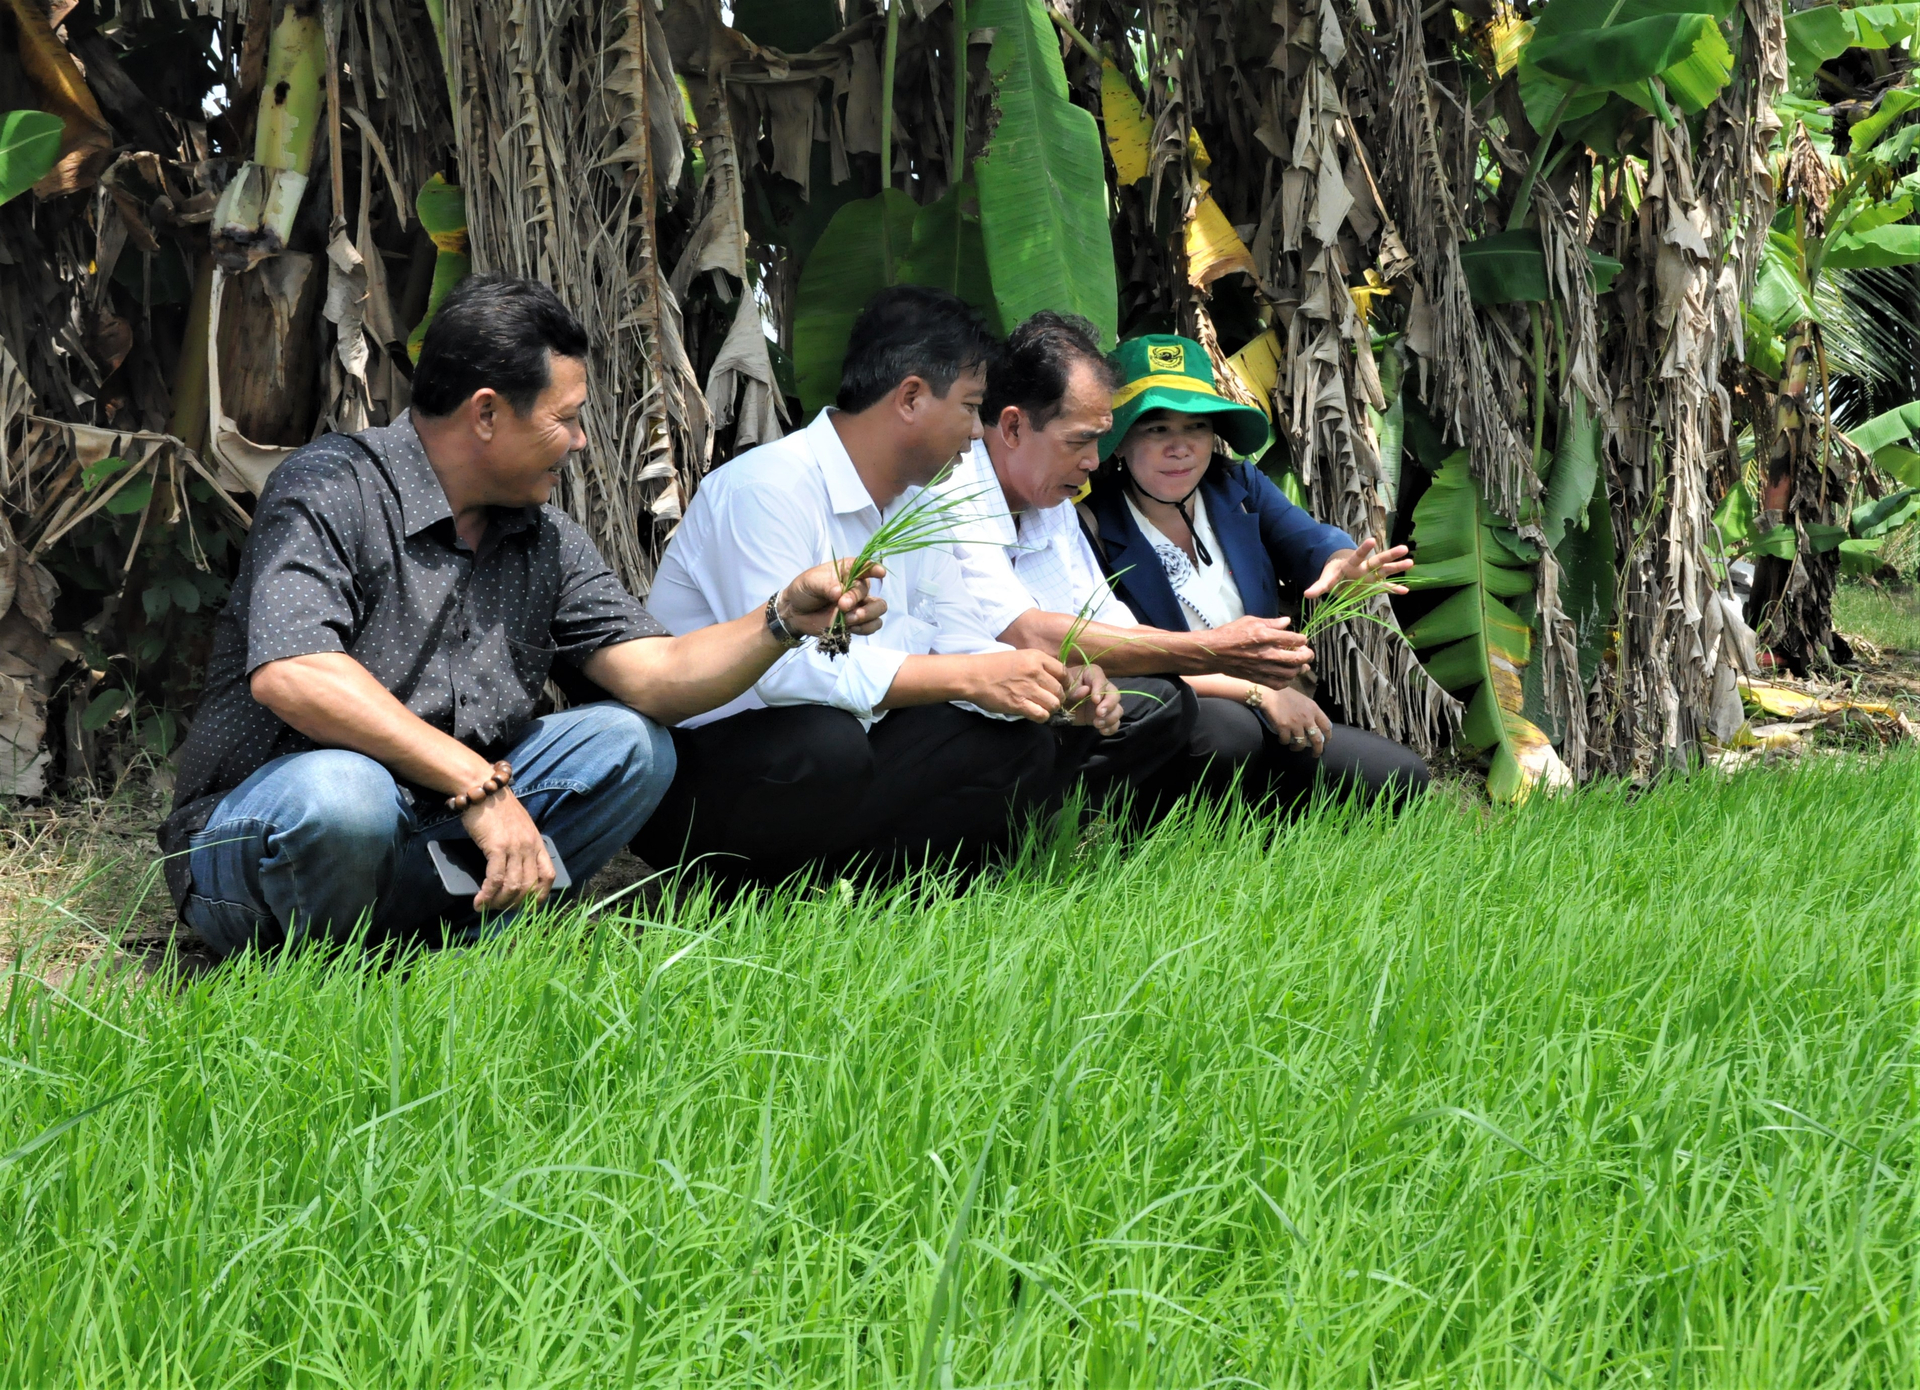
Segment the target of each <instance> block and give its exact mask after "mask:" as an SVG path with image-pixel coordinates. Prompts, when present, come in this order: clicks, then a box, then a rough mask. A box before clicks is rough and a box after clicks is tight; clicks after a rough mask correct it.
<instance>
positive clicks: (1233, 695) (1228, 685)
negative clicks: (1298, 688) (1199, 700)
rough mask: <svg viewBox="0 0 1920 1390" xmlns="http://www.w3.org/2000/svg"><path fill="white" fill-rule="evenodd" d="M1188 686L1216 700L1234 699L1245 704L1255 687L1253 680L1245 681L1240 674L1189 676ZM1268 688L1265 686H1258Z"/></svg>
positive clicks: (1187, 678) (1196, 692) (1197, 693)
mask: <svg viewBox="0 0 1920 1390" xmlns="http://www.w3.org/2000/svg"><path fill="white" fill-rule="evenodd" d="M1185 680H1186V683H1187V685H1188V687H1189V688H1190V689H1191V690H1192V691H1193V693H1194V694H1196V695H1207V696H1211V697H1213V698H1214V699H1216V700H1233V701H1235V702H1236V703H1241V704H1244V703H1245V702H1246V698H1247V691H1248V690H1250V689H1253V688H1255V687H1254V685H1253V682H1251V681H1243V680H1241V679H1240V678H1239V677H1238V676H1187V677H1185ZM1258 688H1259V689H1262V690H1264V689H1266V687H1265V686H1261V687H1258Z"/></svg>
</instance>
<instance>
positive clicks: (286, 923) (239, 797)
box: [160, 278, 885, 954]
mask: <svg viewBox="0 0 1920 1390" xmlns="http://www.w3.org/2000/svg"><path fill="white" fill-rule="evenodd" d="M587 347H588V340H587V335H586V331H585V330H584V329H583V328H582V327H581V326H580V324H579V322H578V321H577V320H576V319H575V318H574V317H573V316H572V315H571V314H570V313H568V312H567V310H566V309H565V307H564V306H563V305H562V304H561V303H560V301H559V299H558V298H557V297H556V296H555V295H554V293H553V291H552V290H550V289H548V288H547V287H546V286H544V285H540V284H535V283H533V282H531V281H523V280H503V279H489V278H476V279H472V280H469V281H467V282H466V283H465V284H463V285H462V286H461V287H459V288H458V289H456V290H455V291H454V292H453V293H452V294H451V295H449V296H448V297H447V300H446V302H445V303H444V304H443V305H442V306H441V308H440V311H439V313H438V314H437V316H436V317H435V319H434V322H433V326H432V327H431V329H429V331H428V333H427V337H426V342H425V343H424V344H423V346H422V348H421V353H420V363H419V366H418V367H417V368H416V369H415V373H414V379H413V407H412V410H411V411H410V412H409V413H408V414H406V415H403V416H402V417H401V418H400V419H399V420H397V421H395V422H394V423H393V424H392V425H391V426H388V427H386V428H384V429H373V430H368V431H366V432H365V433H364V434H360V435H356V436H351V437H349V436H345V435H327V436H325V437H324V438H322V439H319V440H316V441H314V443H312V444H310V445H308V446H306V447H305V448H303V449H301V450H299V451H298V452H296V453H295V454H293V455H292V456H291V457H290V458H288V459H287V461H286V462H285V463H283V464H281V465H280V467H279V468H278V469H277V470H275V472H274V474H273V476H272V478H271V479H270V480H269V481H268V483H267V487H266V490H265V492H264V493H263V494H262V495H261V498H260V504H259V507H258V509H257V511H256V514H255V517H254V524H253V529H252V532H251V534H249V536H248V537H247V544H246V549H245V550H244V552H243V553H242V556H241V562H240V572H239V575H238V577H237V579H236V580H235V583H234V589H233V597H232V599H231V601H230V602H229V603H228V605H227V608H226V610H225V611H224V612H223V613H222V614H221V616H220V621H219V625H218V629H217V632H216V636H215V643H214V651H213V655H212V659H211V662H210V665H209V671H208V683H207V695H206V698H205V700H204V701H203V702H202V704H201V707H200V710H199V711H198V713H197V715H196V717H195V719H194V722H193V727H192V730H191V732H190V733H189V734H188V737H187V741H186V745H185V747H184V748H183V749H182V750H181V758H180V778H179V783H178V790H177V795H176V800H175V805H174V812H173V814H172V815H171V816H170V817H169V818H168V819H167V821H166V823H165V824H164V825H163V826H162V827H161V830H160V842H161V846H162V848H163V849H164V850H165V851H166V852H167V854H168V859H167V863H166V868H167V878H168V885H169V887H170V888H171V889H172V891H173V894H174V900H175V902H176V904H177V905H178V906H179V908H180V912H181V915H182V917H183V918H184V919H185V920H186V922H187V924H188V925H189V926H191V927H192V928H193V929H194V931H195V932H197V933H198V934H199V935H200V936H201V937H202V938H203V939H204V940H205V941H206V942H207V943H208V944H209V945H210V946H212V947H213V949H214V950H216V951H218V952H220V953H221V954H226V953H228V952H231V951H234V950H238V949H240V948H242V947H245V946H249V945H257V946H262V947H265V946H275V945H279V944H282V943H286V942H291V941H294V940H296V939H300V938H303V937H310V936H314V935H321V936H327V937H331V938H335V939H346V938H349V937H351V936H353V935H354V934H355V933H356V932H364V933H365V935H366V936H367V937H368V938H369V939H374V940H429V941H433V940H443V939H449V937H450V936H451V938H453V939H458V938H460V937H464V936H470V935H471V934H472V933H473V932H474V931H475V930H476V929H477V928H478V926H479V924H480V922H481V919H482V914H493V915H492V917H491V920H492V921H494V922H505V921H507V920H510V918H511V916H512V914H513V913H514V912H516V911H517V910H518V908H519V907H520V906H521V905H522V904H524V903H527V902H537V901H539V900H541V899H543V898H546V897H547V896H548V894H549V891H550V890H551V889H552V888H553V886H554V882H555V872H554V865H553V863H552V860H551V857H550V856H549V855H548V853H547V850H546V847H545V844H544V843H543V840H542V835H543V834H544V835H545V836H546V837H548V838H550V839H551V840H552V841H553V844H554V847H555V849H556V850H558V852H559V856H560V859H561V862H562V863H563V864H564V866H565V868H566V870H567V873H568V875H569V876H570V878H571V880H572V882H573V883H574V884H575V885H579V886H584V885H585V883H586V882H587V880H588V879H590V878H591V877H592V876H593V874H594V872H595V871H596V870H598V869H599V867H600V866H601V865H602V864H603V863H605V862H606V860H607V859H608V858H609V857H611V855H612V854H613V853H614V852H615V851H616V850H617V849H619V848H620V847H621V846H622V845H624V844H625V843H626V842H627V841H628V840H630V839H632V838H633V836H634V835H635V833H636V832H637V831H638V830H639V829H640V828H641V826H642V825H643V824H644V823H645V822H646V820H647V818H648V816H649V815H651V814H652V811H653V809H654V807H655V806H656V805H658V804H659V801H660V798H661V796H662V795H663V794H664V793H665V791H666V788H667V784H668V783H669V782H670V781H671V780H672V778H673V772H674V754H673V743H672V741H671V740H670V739H669V738H668V737H667V735H666V732H665V729H664V727H663V726H665V725H671V724H674V723H677V722H678V721H680V720H682V719H685V718H688V717H690V716H692V715H696V714H699V713H702V712H704V711H706V710H709V709H713V708H715V707H717V706H719V705H723V704H726V703H727V702H728V701H729V700H732V699H734V698H735V697H736V696H738V695H740V694H741V693H742V692H743V691H745V690H747V689H748V688H749V687H750V686H752V684H753V683H754V681H755V680H757V679H758V678H759V677H760V676H761V675H762V674H763V673H764V672H765V671H766V670H767V668H768V667H769V666H771V665H772V664H773V662H774V661H776V660H777V659H778V658H779V657H781V656H782V655H784V654H785V653H786V652H788V651H790V650H792V649H793V648H794V647H795V646H796V645H798V643H799V641H800V640H801V638H802V636H804V635H816V636H817V635H818V634H819V633H821V632H823V631H825V629H826V627H827V624H828V623H829V622H830V621H831V620H832V617H833V615H834V613H835V612H836V611H843V612H845V613H847V614H848V621H849V622H850V623H851V624H852V625H853V627H854V630H855V631H859V632H872V631H874V630H877V629H878V627H879V625H880V618H881V614H882V613H883V612H884V610H885V604H884V603H882V602H881V601H880V600H879V599H877V598H874V597H872V596H871V595H869V593H868V592H867V586H866V584H865V583H864V582H861V583H858V584H855V585H852V586H851V587H849V588H845V589H843V588H842V586H841V584H840V583H839V580H838V572H837V571H836V569H835V567H834V566H833V565H831V564H821V565H818V566H815V567H814V568H812V569H809V570H807V571H806V572H805V573H803V574H801V575H800V576H799V577H798V578H796V579H794V580H793V581H792V582H790V583H788V584H787V585H786V586H785V587H784V588H782V589H781V590H780V591H779V592H778V593H777V594H772V595H769V598H768V603H767V606H766V608H765V609H764V610H763V611H757V612H755V613H752V614H750V615H748V616H746V617H743V618H741V619H739V620H738V621H736V622H730V623H725V624H720V625H717V626H715V627H710V628H706V629H704V630H702V631H700V632H696V633H689V634H687V635H686V636H683V637H669V636H667V635H665V630H664V629H663V628H661V626H660V625H659V624H658V623H656V622H654V621H653V619H652V618H651V617H649V616H648V615H647V612H646V610H645V609H644V608H642V607H641V606H640V604H639V602H638V601H637V600H636V599H634V598H633V597H632V596H631V595H630V594H628V593H627V592H626V591H625V590H624V589H623V588H622V587H621V586H620V584H619V582H618V581H617V580H616V579H615V578H614V576H613V574H612V573H611V572H610V571H609V570H608V569H607V566H606V563H605V562H604V561H603V560H602V559H601V557H600V555H599V553H598V552H597V551H596V550H595V549H594V547H593V544H592V542H591V541H589V540H588V539H587V537H586V534H585V533H584V532H583V531H582V530H581V529H580V527H579V526H578V525H577V524H576V523H574V522H573V521H572V520H571V519H570V518H569V517H568V516H567V515H566V514H565V513H563V512H561V511H559V510H558V509H557V508H553V507H549V506H546V505H545V503H546V500H547V497H548V495H549V494H550V493H551V492H552V490H553V485H554V482H555V481H556V477H557V474H556V470H557V469H558V468H559V467H560V465H561V464H562V463H563V462H564V461H565V459H566V457H567V455H568V453H569V452H571V451H572V450H575V449H579V448H581V447H583V446H584V445H585V443H586V439H585V436H584V435H583V434H582V432H581V429H580V410H581V408H582V406H583V405H584V404H585V403H586V399H587V386H586V362H585V357H586V353H587ZM550 675H551V676H552V677H553V678H554V679H555V680H556V681H558V682H560V683H561V684H562V685H563V687H565V688H568V689H569V692H570V693H573V691H575V690H578V691H580V692H581V693H582V694H583V695H585V696H586V698H588V699H589V700H593V701H597V702H594V703H585V704H580V705H576V706H575V707H573V708H570V709H568V710H566V711H564V712H562V713H559V714H549V715H547V716H545V717H543V718H535V717H534V716H535V712H536V710H537V708H538V706H539V704H540V700H541V695H542V691H543V690H544V689H545V686H546V682H547V679H548V677H549V676H550ZM609 696H611V697H612V698H611V699H608V698H607V697H609ZM502 762H504V763H506V764H508V765H509V766H510V774H507V773H503V772H502V770H501V768H500V767H499V764H500V763H502ZM503 781H505V782H507V783H508V785H504V786H503V785H501V784H502V782H503ZM434 841H448V842H460V843H461V844H464V842H468V841H470V842H471V846H472V847H474V848H476V849H477V852H478V855H479V856H482V857H484V860H485V869H484V877H483V878H482V874H480V873H476V874H475V875H474V877H475V878H477V879H482V881H481V882H480V883H479V887H478V892H476V893H472V894H471V895H470V896H459V897H456V896H454V895H452V894H451V893H449V891H448V890H447V889H446V888H445V887H444V886H443V884H442V881H441V877H440V874H439V872H438V871H437V870H436V867H435V865H434V862H433V856H432V853H431V851H430V848H429V846H430V845H431V844H432V842H434ZM458 847H459V845H456V846H455V848H458Z"/></svg>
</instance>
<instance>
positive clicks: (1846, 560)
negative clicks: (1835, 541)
mask: <svg viewBox="0 0 1920 1390" xmlns="http://www.w3.org/2000/svg"><path fill="white" fill-rule="evenodd" d="M1886 543H1887V538H1886V537H1885V536H1876V537H1874V538H1873V539H1872V540H1860V541H1841V542H1840V573H1842V574H1844V575H1846V576H1847V577H1848V578H1850V579H1871V578H1872V577H1873V575H1874V574H1875V573H1876V572H1877V571H1878V570H1879V568H1880V551H1881V549H1882V548H1883V547H1884V546H1885V545H1886Z"/></svg>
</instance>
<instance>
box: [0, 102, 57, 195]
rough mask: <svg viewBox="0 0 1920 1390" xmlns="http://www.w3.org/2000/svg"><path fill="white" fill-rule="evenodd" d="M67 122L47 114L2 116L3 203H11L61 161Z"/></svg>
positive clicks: (0, 185)
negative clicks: (62, 142)
mask: <svg viewBox="0 0 1920 1390" xmlns="http://www.w3.org/2000/svg"><path fill="white" fill-rule="evenodd" d="M65 129H66V123H65V122H64V121H62V120H61V119H60V118H59V117H58V116H54V115H50V114H49V113H47V112H45V111H8V112H6V113H5V114H4V115H0V203H7V202H11V201H12V200H13V199H15V198H18V197H19V196H20V195H21V194H22V193H25V192H26V191H27V190H28V189H29V188H32V187H33V186H34V185H35V184H36V183H38V182H40V180H41V179H44V178H45V177H46V176H47V172H48V171H49V170H50V169H52V168H53V166H54V163H55V161H57V160H58V159H59V158H60V136H61V133H62V132H63V131H64V130H65Z"/></svg>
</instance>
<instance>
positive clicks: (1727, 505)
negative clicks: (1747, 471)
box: [1713, 482, 1760, 548]
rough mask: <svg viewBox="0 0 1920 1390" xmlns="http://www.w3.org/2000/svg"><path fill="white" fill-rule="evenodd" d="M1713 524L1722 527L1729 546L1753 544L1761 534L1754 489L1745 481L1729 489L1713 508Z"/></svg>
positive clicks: (1721, 531) (1721, 533) (1721, 534)
mask: <svg viewBox="0 0 1920 1390" xmlns="http://www.w3.org/2000/svg"><path fill="white" fill-rule="evenodd" d="M1713 524H1714V525H1715V526H1717V527H1719V528H1720V536H1721V538H1722V539H1723V540H1724V541H1725V542H1726V544H1727V546H1728V547H1729V548H1732V547H1735V546H1740V545H1752V544H1753V542H1754V540H1755V538H1756V537H1758V536H1759V534H1760V529H1759V519H1758V510H1757V508H1756V507H1755V505H1754V500H1753V490H1752V489H1751V488H1749V487H1748V486H1747V485H1746V483H1745V482H1738V483H1735V484H1734V485H1733V486H1732V487H1730V488H1728V489H1727V495H1726V496H1725V497H1722V498H1721V499H1720V505H1719V506H1717V507H1715V508H1714V509H1713Z"/></svg>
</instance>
